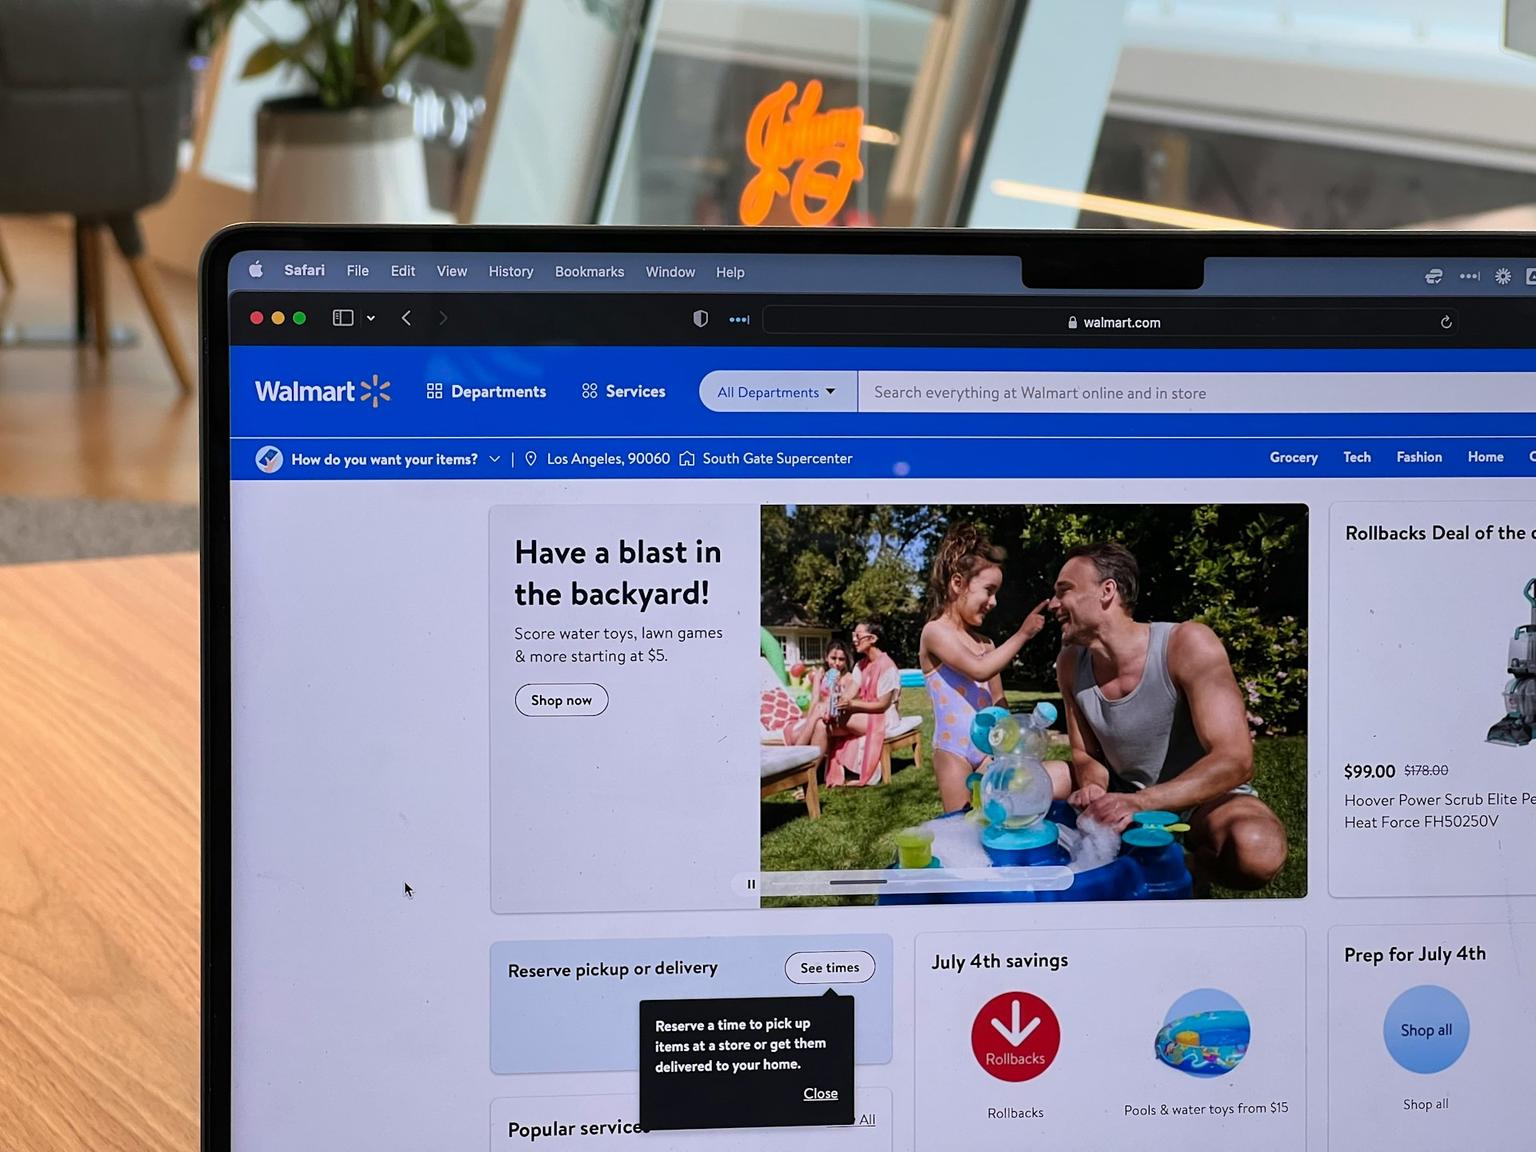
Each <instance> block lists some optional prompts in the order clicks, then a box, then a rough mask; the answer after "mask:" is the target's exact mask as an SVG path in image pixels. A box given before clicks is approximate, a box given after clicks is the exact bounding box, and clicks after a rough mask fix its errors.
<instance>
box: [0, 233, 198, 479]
mask: <svg viewBox="0 0 1536 1152" xmlns="http://www.w3.org/2000/svg"><path fill="white" fill-rule="evenodd" d="M0 243H3V244H4V245H5V248H6V250H7V251H8V252H9V254H10V257H11V264H12V266H13V267H14V268H15V271H16V279H17V286H16V291H15V292H13V293H12V294H11V295H10V297H9V298H8V300H7V301H6V303H4V304H0V324H14V325H18V326H22V327H25V326H27V325H50V326H57V325H61V324H70V323H72V322H73V316H74V256H73V249H72V245H71V238H70V234H69V232H68V231H66V230H65V229H64V228H61V227H56V226H54V225H52V224H50V223H48V222H43V221H34V220H26V219H19V218H14V217H0ZM107 249H108V251H109V253H110V255H109V256H108V259H107V262H108V270H109V275H110V297H109V299H110V309H111V313H112V322H113V323H114V324H123V325H128V326H131V327H132V328H134V329H135V330H136V331H137V332H138V336H139V342H138V345H137V346H136V347H134V348H125V349H118V350H116V351H114V352H112V354H111V355H110V356H109V357H108V358H107V359H106V360H104V361H103V360H98V359H97V357H96V354H95V352H94V351H93V350H90V349H79V350H77V349H73V348H7V347H0V495H7V496H60V497H82V496H89V497H96V498H98V499H104V500H166V501H175V502H180V503H189V504H190V503H196V502H197V401H196V400H195V399H193V398H188V397H183V396H182V394H181V392H180V390H179V389H178V388H177V386H176V381H175V378H174V377H173V376H172V374H171V368H170V366H169V364H168V363H167V362H166V359H165V356H164V355H163V354H162V352H161V350H160V345H159V343H158V342H157V340H156V339H155V332H154V329H153V328H152V327H151V326H150V324H149V320H148V318H147V317H146V316H145V315H144V312H143V310H142V308H141V307H140V305H139V298H138V294H137V293H136V292H135V291H134V287H133V282H132V280H131V279H129V276H128V271H127V268H126V266H125V265H124V264H123V261H122V258H121V257H120V256H118V255H117V253H116V251H115V250H114V249H112V248H111V246H110V245H108V246H107ZM162 275H163V277H164V280H165V292H166V299H167V302H168V303H169V305H170V307H171V309H172V311H173V313H174V314H175V317H176V322H177V324H178V325H179V327H180V329H181V336H182V340H183V341H184V347H185V348H186V350H187V353H188V355H189V356H191V355H192V353H193V351H194V348H195V345H194V340H195V338H196V335H197V303H196V301H197V296H196V285H195V284H194V283H193V282H192V281H191V280H190V279H188V278H186V277H184V276H179V275H176V274H174V273H171V272H164V273H162ZM194 362H195V360H194Z"/></svg>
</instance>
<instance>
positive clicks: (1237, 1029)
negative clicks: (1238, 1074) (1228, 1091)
mask: <svg viewBox="0 0 1536 1152" xmlns="http://www.w3.org/2000/svg"><path fill="white" fill-rule="evenodd" d="M1251 1038H1252V1027H1251V1025H1250V1024H1249V1022H1248V1013H1247V1012H1245V1011H1244V1010H1243V1006H1242V1005H1241V1004H1239V1003H1238V1002H1237V1001H1236V1000H1235V999H1234V998H1233V997H1231V996H1229V995H1228V994H1227V993H1225V992H1221V991H1218V990H1217V989H1215V988H1200V989H1197V990H1196V991H1194V992H1190V993H1188V994H1186V995H1184V996H1181V997H1179V999H1178V1000H1177V1001H1176V1002H1175V1003H1174V1005H1173V1007H1172V1008H1170V1009H1169V1011H1168V1015H1167V1017H1166V1018H1165V1020H1164V1022H1163V1026H1162V1027H1161V1028H1159V1029H1158V1030H1157V1038H1156V1039H1155V1040H1154V1041H1153V1046H1152V1047H1153V1054H1154V1055H1155V1056H1156V1057H1157V1058H1158V1060H1160V1061H1161V1062H1162V1063H1164V1064H1166V1065H1168V1067H1170V1068H1175V1069H1177V1070H1178V1071H1180V1072H1183V1073H1185V1074H1186V1075H1189V1076H1201V1077H1210V1076H1225V1075H1226V1074H1227V1073H1228V1072H1230V1071H1232V1069H1234V1068H1236V1067H1237V1066H1238V1065H1239V1064H1240V1063H1242V1060H1243V1057H1244V1056H1246V1055H1248V1045H1249V1042H1250V1040H1251Z"/></svg>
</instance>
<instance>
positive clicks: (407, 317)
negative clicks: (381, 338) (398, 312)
mask: <svg viewBox="0 0 1536 1152" xmlns="http://www.w3.org/2000/svg"><path fill="white" fill-rule="evenodd" d="M400 319H401V320H403V321H404V322H405V326H406V327H407V328H409V327H410V326H411V310H410V309H409V308H407V309H406V310H405V315H404V316H402V317H400Z"/></svg>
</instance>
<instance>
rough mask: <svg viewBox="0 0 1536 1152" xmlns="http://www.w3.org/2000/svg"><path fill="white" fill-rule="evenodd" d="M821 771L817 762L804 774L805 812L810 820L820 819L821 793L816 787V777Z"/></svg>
mask: <svg viewBox="0 0 1536 1152" xmlns="http://www.w3.org/2000/svg"><path fill="white" fill-rule="evenodd" d="M820 770H821V764H820V763H819V762H818V763H816V764H812V765H811V770H810V771H809V772H807V773H806V774H805V810H806V812H808V813H809V814H810V817H811V819H812V820H820V819H821V792H820V791H819V790H818V789H817V787H816V775H817V773H818V772H819V771H820Z"/></svg>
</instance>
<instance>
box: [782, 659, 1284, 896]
mask: <svg viewBox="0 0 1536 1152" xmlns="http://www.w3.org/2000/svg"><path fill="white" fill-rule="evenodd" d="M1060 699H1061V698H1060V696H1059V695H1056V694H1054V693H1043V692H1009V693H1008V704H1009V706H1010V707H1011V708H1013V709H1014V710H1015V711H1024V710H1025V708H1026V707H1028V706H1029V705H1032V704H1033V703H1034V702H1035V701H1037V700H1052V701H1055V702H1056V703H1058V704H1059V703H1060ZM901 711H902V714H903V715H906V716H921V717H922V718H923V728H922V742H923V752H924V758H925V763H926V761H927V753H928V751H929V749H931V748H932V746H933V710H932V708H931V707H930V705H929V703H928V692H927V690H926V689H923V688H904V689H902V693H901ZM1065 753H1066V749H1065V747H1062V748H1059V749H1057V750H1055V751H1053V753H1052V755H1060V756H1065ZM892 768H893V769H894V772H893V775H892V777H891V784H890V787H878V786H877V787H874V788H824V789H822V792H821V819H820V820H810V819H808V818H807V817H806V815H805V802H804V801H801V800H795V799H793V797H792V794H791V793H788V792H782V793H780V794H779V795H777V796H773V797H770V798H769V799H767V800H764V801H763V803H762V811H763V844H762V867H763V870H764V871H765V872H788V871H831V870H834V869H841V868H884V867H887V866H888V865H889V864H890V862H891V860H892V858H893V857H894V856H895V846H894V844H893V843H892V841H891V837H892V835H894V834H895V833H896V832H899V831H901V829H903V828H910V827H911V826H912V825H914V824H921V823H922V822H923V821H924V820H931V819H932V818H933V817H935V816H938V815H940V814H941V813H942V812H943V807H942V805H940V803H939V789H938V785H937V784H935V783H934V779H933V771H932V769H931V768H929V767H925V769H924V771H922V772H916V771H913V770H912V768H913V765H912V758H911V756H910V754H907V753H903V754H901V755H898V756H896V757H895V758H894V759H893V762H892ZM1253 785H1254V787H1255V788H1257V789H1258V791H1259V795H1260V796H1261V797H1262V798H1263V799H1264V801H1265V803H1267V804H1268V805H1269V806H1270V807H1271V808H1273V809H1274V811H1275V814H1276V815H1277V816H1279V817H1280V820H1281V822H1282V823H1284V825H1285V827H1286V830H1287V832H1288V833H1289V835H1290V855H1289V857H1288V858H1287V860H1286V863H1285V868H1284V869H1283V870H1282V871H1281V873H1280V875H1279V876H1277V877H1275V879H1274V881H1273V882H1271V883H1270V884H1269V885H1268V886H1267V887H1265V888H1264V889H1262V890H1261V891H1259V892H1229V891H1227V890H1224V889H1217V890H1216V891H1215V893H1214V895H1216V896H1222V897H1232V896H1265V897H1275V896H1292V897H1301V896H1304V895H1306V891H1307V846H1306V830H1307V742H1306V738H1305V737H1302V736H1283V737H1279V738H1278V739H1263V740H1259V741H1258V742H1257V743H1256V744H1255V745H1254V782H1253ZM850 902H861V903H872V902H873V898H872V897H865V898H852V899H851V900H850V899H849V898H843V897H835V896H825V897H821V896H813V897H784V898H777V899H769V900H765V901H764V904H765V905H794V906H797V907H804V906H810V905H842V904H847V903H850Z"/></svg>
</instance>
